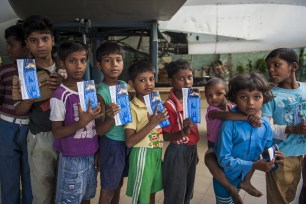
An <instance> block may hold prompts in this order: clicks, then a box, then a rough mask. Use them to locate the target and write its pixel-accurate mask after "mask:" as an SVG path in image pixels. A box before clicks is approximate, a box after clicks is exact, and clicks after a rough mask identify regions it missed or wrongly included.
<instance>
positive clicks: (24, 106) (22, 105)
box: [15, 99, 34, 115]
mask: <svg viewBox="0 0 306 204" xmlns="http://www.w3.org/2000/svg"><path fill="white" fill-rule="evenodd" d="M33 102H34V100H33V99H28V100H23V101H20V102H18V103H17V105H16V106H15V111H16V114H17V115H24V114H27V113H28V112H30V110H31V107H32V104H33Z"/></svg>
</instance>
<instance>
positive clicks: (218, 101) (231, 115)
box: [205, 78, 262, 204]
mask: <svg viewBox="0 0 306 204" xmlns="http://www.w3.org/2000/svg"><path fill="white" fill-rule="evenodd" d="M227 91H228V90H227V85H226V83H225V82H224V81H223V80H222V79H220V78H212V79H210V80H209V81H208V82H207V84H206V85H205V97H206V100H207V103H208V105H209V106H208V108H207V113H206V116H205V118H206V125H207V140H208V150H207V152H206V153H205V164H206V166H207V167H208V169H209V171H210V173H211V174H212V175H213V177H214V178H215V179H216V180H217V181H219V182H220V183H221V184H222V185H223V186H224V187H225V188H226V189H227V191H228V192H229V193H230V194H231V197H232V199H233V201H234V203H235V204H237V203H243V202H242V199H241V197H240V196H239V193H238V192H237V188H236V187H235V186H233V185H232V184H231V183H230V182H229V181H228V179H227V178H226V177H225V175H224V172H223V170H222V169H221V168H220V166H219V165H218V162H217V157H216V154H215V152H214V145H215V143H216V141H217V139H218V136H219V130H220V127H221V123H222V121H223V120H249V121H250V123H251V124H252V125H253V126H254V127H258V126H261V122H260V115H258V116H250V117H248V116H246V115H243V114H241V113H235V112H231V111H229V110H231V109H232V108H233V107H234V105H233V104H230V103H227V101H226V98H225V95H226V93H227ZM252 174H253V172H252V173H250V174H249V176H246V177H245V180H244V181H243V182H241V183H240V187H241V188H242V189H244V190H245V191H246V192H247V193H249V194H250V195H253V196H256V197H260V196H262V193H261V192H260V191H258V190H257V189H256V188H255V187H254V186H252V185H251V182H250V179H251V177H252Z"/></svg>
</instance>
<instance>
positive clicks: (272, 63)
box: [267, 57, 296, 84]
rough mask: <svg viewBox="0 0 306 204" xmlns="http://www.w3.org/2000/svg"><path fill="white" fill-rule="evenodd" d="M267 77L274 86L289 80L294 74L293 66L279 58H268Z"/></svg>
mask: <svg viewBox="0 0 306 204" xmlns="http://www.w3.org/2000/svg"><path fill="white" fill-rule="evenodd" d="M267 66H268V70H269V76H270V78H271V80H272V81H273V83H274V84H279V83H283V82H286V81H288V80H291V77H292V75H294V74H295V68H296V67H295V64H288V62H287V61H285V60H283V59H280V58H279V57H273V58H269V59H268V60H267Z"/></svg>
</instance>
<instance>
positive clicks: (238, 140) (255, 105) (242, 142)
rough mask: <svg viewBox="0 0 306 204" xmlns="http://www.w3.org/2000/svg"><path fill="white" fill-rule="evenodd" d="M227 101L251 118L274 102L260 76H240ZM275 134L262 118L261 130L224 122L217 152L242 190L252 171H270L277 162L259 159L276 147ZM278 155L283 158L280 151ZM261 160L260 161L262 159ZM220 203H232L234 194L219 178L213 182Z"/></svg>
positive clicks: (227, 173)
mask: <svg viewBox="0 0 306 204" xmlns="http://www.w3.org/2000/svg"><path fill="white" fill-rule="evenodd" d="M227 98H228V99H229V100H230V101H231V102H234V103H235V104H237V108H234V110H233V111H234V112H238V113H242V114H245V115H247V116H248V117H249V116H253V115H256V114H259V112H260V110H261V107H262V105H263V103H266V102H268V101H270V100H271V99H272V94H271V92H270V89H269V85H268V83H267V81H266V80H265V78H264V77H263V76H262V75H260V74H258V73H254V72H251V73H248V74H243V75H238V76H236V77H234V78H233V79H231V80H230V82H229V92H228V93H227ZM272 139H273V133H272V128H271V126H270V123H269V121H268V120H266V119H265V118H261V127H257V128H255V127H253V126H252V125H250V124H249V122H247V121H230V120H226V121H224V122H223V124H222V126H221V129H220V137H219V139H218V140H217V143H216V145H215V152H216V156H217V159H218V162H219V164H220V166H221V167H222V168H223V170H224V174H225V176H226V178H227V179H228V181H229V182H230V183H231V184H232V185H234V186H236V188H238V186H239V184H240V182H241V181H243V179H244V178H245V176H246V175H247V173H248V172H250V171H253V170H256V169H257V170H260V171H264V172H268V171H270V170H271V169H272V168H273V167H274V163H275V162H276V163H279V161H281V160H278V161H275V159H273V160H272V161H270V162H268V161H266V160H264V159H259V156H260V154H261V153H262V152H263V151H264V149H265V148H268V147H270V146H271V145H272ZM276 156H278V157H280V158H282V154H281V153H280V152H276ZM258 159H259V160H258ZM213 184H214V190H215V194H216V201H217V203H232V202H233V200H232V198H231V194H230V192H229V191H228V190H227V189H226V188H225V187H224V186H223V185H222V184H221V183H219V182H218V181H217V180H216V179H215V178H214V180H213Z"/></svg>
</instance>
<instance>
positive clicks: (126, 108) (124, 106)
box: [109, 84, 133, 126]
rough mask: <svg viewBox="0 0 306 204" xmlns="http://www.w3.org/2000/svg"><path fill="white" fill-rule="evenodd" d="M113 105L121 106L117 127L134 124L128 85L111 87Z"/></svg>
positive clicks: (116, 120) (116, 117)
mask: <svg viewBox="0 0 306 204" xmlns="http://www.w3.org/2000/svg"><path fill="white" fill-rule="evenodd" d="M109 91H110V95H111V100H112V103H116V104H118V105H119V106H120V110H119V112H118V113H117V114H116V115H115V125H116V126H118V125H124V124H127V123H131V122H133V119H132V113H131V108H130V101H129V93H128V89H127V85H126V84H118V85H115V86H110V87H109Z"/></svg>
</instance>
